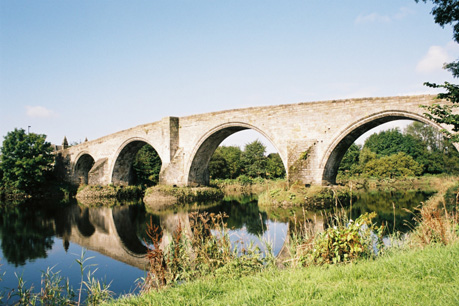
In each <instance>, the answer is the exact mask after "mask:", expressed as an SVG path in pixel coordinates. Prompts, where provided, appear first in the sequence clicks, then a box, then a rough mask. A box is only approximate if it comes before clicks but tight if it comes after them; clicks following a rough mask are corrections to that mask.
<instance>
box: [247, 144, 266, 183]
mask: <svg viewBox="0 0 459 306" xmlns="http://www.w3.org/2000/svg"><path fill="white" fill-rule="evenodd" d="M265 153H266V146H265V145H264V144H263V143H261V141H259V140H255V141H253V142H251V143H248V144H246V145H245V147H244V151H243V152H242V155H241V163H242V165H243V169H244V173H245V174H246V175H247V176H249V177H252V178H254V177H265V176H266V164H267V162H266V158H265Z"/></svg>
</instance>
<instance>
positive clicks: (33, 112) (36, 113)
mask: <svg viewBox="0 0 459 306" xmlns="http://www.w3.org/2000/svg"><path fill="white" fill-rule="evenodd" d="M26 114H27V116H28V117H30V118H52V117H56V116H57V113H55V112H54V111H52V110H49V109H47V108H45V107H43V106H26Z"/></svg>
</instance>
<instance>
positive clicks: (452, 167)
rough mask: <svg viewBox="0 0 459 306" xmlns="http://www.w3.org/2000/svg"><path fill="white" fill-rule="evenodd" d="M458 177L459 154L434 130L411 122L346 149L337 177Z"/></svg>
mask: <svg viewBox="0 0 459 306" xmlns="http://www.w3.org/2000/svg"><path fill="white" fill-rule="evenodd" d="M440 173H446V174H453V175H457V174H459V152H458V151H457V150H456V148H455V147H454V146H453V144H452V143H451V141H449V140H448V139H446V138H445V137H444V136H443V134H442V133H441V132H440V131H438V130H437V129H436V128H434V127H432V126H430V125H426V124H423V123H420V122H413V123H412V124H410V125H409V126H407V127H406V129H405V130H404V131H403V132H401V131H400V130H399V129H397V128H395V129H391V130H387V131H382V132H380V133H377V134H373V135H371V136H370V137H368V138H367V139H366V140H365V143H364V144H363V146H361V145H356V144H355V143H354V144H352V145H351V147H350V148H349V149H348V150H347V152H346V154H345V155H344V157H343V160H342V161H341V164H340V167H339V174H338V175H339V176H343V175H345V176H355V175H358V176H374V177H396V176H418V175H424V174H440Z"/></svg>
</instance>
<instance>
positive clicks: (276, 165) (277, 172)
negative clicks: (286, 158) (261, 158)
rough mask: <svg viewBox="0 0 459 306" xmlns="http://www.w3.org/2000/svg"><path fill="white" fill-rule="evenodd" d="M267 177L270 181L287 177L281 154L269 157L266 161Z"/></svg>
mask: <svg viewBox="0 0 459 306" xmlns="http://www.w3.org/2000/svg"><path fill="white" fill-rule="evenodd" d="M266 176H267V178H270V179H274V178H283V177H285V168H284V163H283V162H282V159H281V157H280V155H279V153H271V154H269V155H268V157H267V159H266Z"/></svg>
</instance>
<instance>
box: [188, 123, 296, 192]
mask: <svg viewBox="0 0 459 306" xmlns="http://www.w3.org/2000/svg"><path fill="white" fill-rule="evenodd" d="M248 129H251V130H254V131H256V132H258V133H260V134H261V135H263V136H264V137H265V138H266V139H267V140H268V141H270V142H271V144H272V145H273V146H274V147H275V148H276V150H277V151H278V152H279V155H280V157H281V159H282V163H283V164H284V168H285V169H287V164H286V162H285V161H286V158H285V157H284V156H282V153H281V152H280V150H279V148H278V146H277V145H276V142H275V141H273V137H272V136H271V135H269V134H268V133H267V132H266V131H264V130H262V129H260V128H258V127H256V126H254V125H252V124H248V123H245V122H227V123H224V124H221V125H218V126H215V127H214V128H212V129H210V130H209V131H208V132H207V133H205V134H204V135H203V136H202V137H201V138H200V139H199V141H198V142H197V144H196V145H195V147H194V149H193V151H192V153H191V156H190V159H189V161H188V163H187V164H186V167H185V169H187V171H186V173H187V179H186V181H187V185H188V186H201V185H208V184H209V169H208V165H209V161H210V159H211V157H212V155H213V153H214V152H215V150H216V149H217V147H218V146H219V145H220V143H222V141H223V140H225V139H226V138H227V137H229V136H230V135H232V134H234V133H236V132H239V131H243V130H248Z"/></svg>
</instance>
